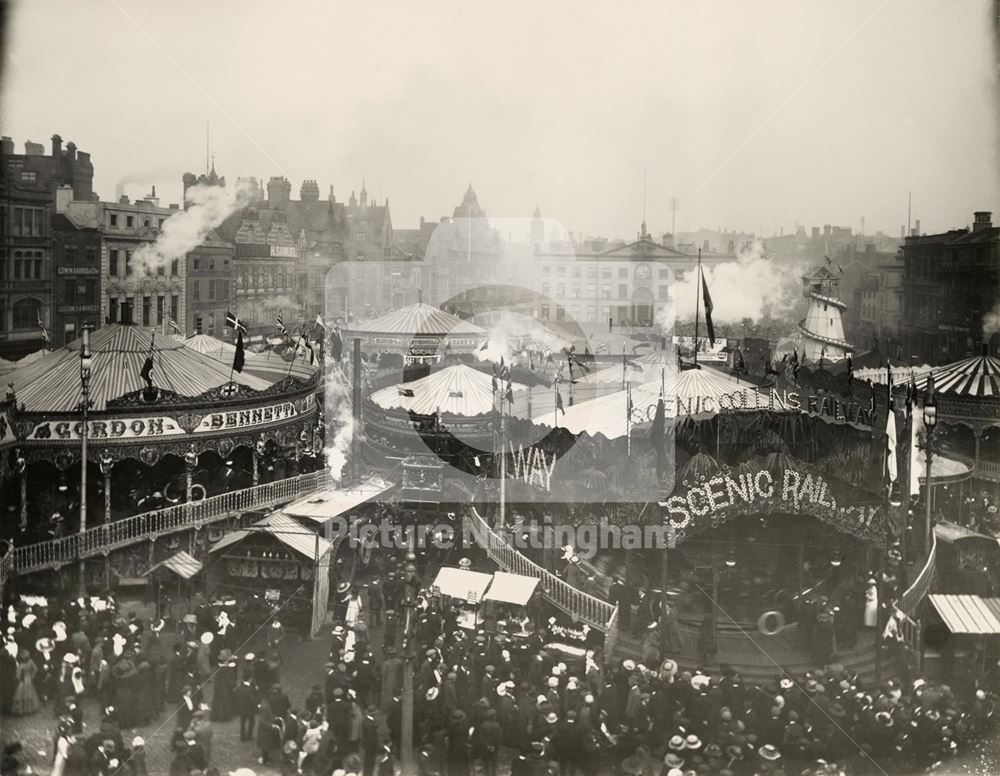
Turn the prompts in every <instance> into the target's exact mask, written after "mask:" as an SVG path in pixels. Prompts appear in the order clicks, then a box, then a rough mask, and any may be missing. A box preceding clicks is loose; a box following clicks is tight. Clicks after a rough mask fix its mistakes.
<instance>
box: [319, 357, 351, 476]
mask: <svg viewBox="0 0 1000 776" xmlns="http://www.w3.org/2000/svg"><path fill="white" fill-rule="evenodd" d="M329 361H330V362H333V359H329ZM325 401H326V420H327V423H326V427H327V434H326V450H325V451H324V452H325V453H326V463H327V466H329V467H330V476H331V477H332V478H333V480H334V481H335V482H338V481H340V478H341V476H342V475H343V472H344V466H345V465H346V464H347V456H348V453H349V451H350V449H351V442H352V441H353V439H354V415H353V413H352V411H351V386H350V383H349V382H348V378H347V374H346V373H345V372H344V370H343V369H342V368H341V367H340V365H339V364H336V363H334V364H333V368H332V369H330V370H329V371H328V372H327V375H326V399H325Z"/></svg>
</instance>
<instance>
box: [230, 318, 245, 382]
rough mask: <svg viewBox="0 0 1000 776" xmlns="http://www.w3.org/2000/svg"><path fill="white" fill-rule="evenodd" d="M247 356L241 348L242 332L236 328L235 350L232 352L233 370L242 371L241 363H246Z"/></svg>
mask: <svg viewBox="0 0 1000 776" xmlns="http://www.w3.org/2000/svg"><path fill="white" fill-rule="evenodd" d="M246 362H247V357H246V353H245V352H244V350H243V332H242V331H240V330H239V329H237V331H236V352H235V353H234V354H233V371H234V372H240V373H241V374H242V372H243V365H244V364H246Z"/></svg>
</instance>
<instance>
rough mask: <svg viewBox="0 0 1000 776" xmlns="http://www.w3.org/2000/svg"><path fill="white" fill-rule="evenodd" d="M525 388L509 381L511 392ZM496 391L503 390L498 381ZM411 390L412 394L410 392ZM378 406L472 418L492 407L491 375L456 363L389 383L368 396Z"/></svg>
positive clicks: (418, 413) (424, 413)
mask: <svg viewBox="0 0 1000 776" xmlns="http://www.w3.org/2000/svg"><path fill="white" fill-rule="evenodd" d="M523 388H525V386H524V385H521V384H520V383H513V389H514V390H515V391H518V390H521V389H523ZM497 390H498V391H500V390H504V388H503V387H502V386H501V385H500V381H499V380H498V385H497ZM411 393H412V395H410V394H411ZM370 398H371V400H372V402H374V403H375V404H377V405H378V406H379V407H381V408H382V409H386V410H390V409H401V410H404V411H406V412H413V413H415V414H417V415H433V414H435V413H437V412H440V413H441V414H443V415H458V416H462V417H474V416H476V415H483V414H485V413H487V412H492V411H493V408H494V394H493V377H492V376H491V375H488V374H486V373H485V372H480V371H479V370H478V369H473V368H472V367H470V366H465V365H464V364H460V365H458V366H450V367H447V368H445V369H441V370H439V371H437V372H434V373H433V374H429V375H427V377H421V378H420V379H419V380H413V381H411V382H408V383H399V384H397V385H390V386H389V387H388V388H382V389H381V390H378V391H375V392H374V393H373V394H372V395H371V397H370Z"/></svg>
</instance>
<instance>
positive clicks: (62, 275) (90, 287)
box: [50, 191, 103, 347]
mask: <svg viewBox="0 0 1000 776" xmlns="http://www.w3.org/2000/svg"><path fill="white" fill-rule="evenodd" d="M59 193H62V191H60V192H59ZM67 193H68V194H72V191H70V192H67ZM57 197H58V194H57ZM102 246H103V236H102V234H101V230H100V229H98V228H96V227H94V226H79V225H77V224H75V223H73V221H71V220H70V219H69V218H68V217H67V216H66V215H65V213H60V212H56V213H54V214H53V215H52V275H53V279H52V302H53V311H52V312H53V314H52V330H51V332H50V334H51V340H52V345H53V347H61V346H63V345H67V344H69V343H70V342H72V341H73V340H75V339H76V338H77V337H78V336H79V334H80V332H81V331H82V330H83V329H84V328H89V329H95V328H98V327H99V326H100V323H101V317H100V315H101V248H102Z"/></svg>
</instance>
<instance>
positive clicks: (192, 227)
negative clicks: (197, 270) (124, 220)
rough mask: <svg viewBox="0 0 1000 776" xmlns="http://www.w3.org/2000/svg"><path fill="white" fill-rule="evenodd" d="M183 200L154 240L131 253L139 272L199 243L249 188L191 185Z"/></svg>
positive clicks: (246, 198)
mask: <svg viewBox="0 0 1000 776" xmlns="http://www.w3.org/2000/svg"><path fill="white" fill-rule="evenodd" d="M187 201H188V202H189V203H190V206H189V207H188V209H187V210H180V211H178V212H177V213H175V214H174V215H172V216H170V218H168V219H167V220H166V221H165V222H164V223H163V231H162V232H160V236H159V237H158V238H157V240H156V242H154V243H151V244H149V245H144V246H143V247H142V248H140V249H139V250H137V251H136V252H135V260H136V267H137V270H138V271H139V272H140V273H146V274H153V273H155V272H156V270H157V268H158V267H167V266H169V264H170V262H171V261H173V260H174V259H178V258H180V257H181V256H183V255H184V254H186V253H187V252H188V251H191V250H193V249H194V248H197V247H198V246H199V245H201V243H202V242H204V241H205V238H206V237H207V236H208V233H209V232H210V231H212V229H214V228H215V227H217V226H219V224H221V223H222V222H223V221H225V220H226V218H227V217H228V216H230V215H231V214H232V213H233V212H235V211H236V209H237V208H241V207H244V206H245V205H247V204H248V203H249V201H250V189H249V188H248V187H246V186H240V187H239V188H237V189H236V190H231V189H228V188H223V187H221V186H202V185H199V186H192V187H191V188H189V189H188V190H187Z"/></svg>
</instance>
